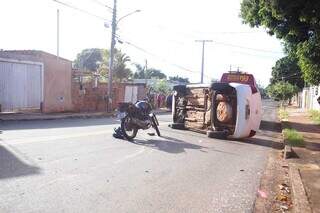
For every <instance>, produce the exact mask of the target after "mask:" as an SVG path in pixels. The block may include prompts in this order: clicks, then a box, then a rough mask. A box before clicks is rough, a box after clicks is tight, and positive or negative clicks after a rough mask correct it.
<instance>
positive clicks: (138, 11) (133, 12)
mask: <svg viewBox="0 0 320 213" xmlns="http://www.w3.org/2000/svg"><path fill="white" fill-rule="evenodd" d="M140 12H141V10H135V11H132V12H131V13H128V14H127V15H124V16H122V17H121V18H119V19H118V21H117V25H118V24H119V22H120V21H121V20H122V19H124V18H126V17H128V16H130V15H132V14H135V13H140Z"/></svg>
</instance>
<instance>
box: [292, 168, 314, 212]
mask: <svg viewBox="0 0 320 213" xmlns="http://www.w3.org/2000/svg"><path fill="white" fill-rule="evenodd" d="M289 177H290V182H291V189H292V200H293V211H294V212H297V213H300V212H303V213H311V212H312V210H311V207H310V204H309V202H308V197H307V194H306V191H305V189H304V186H303V183H302V180H301V176H300V171H299V169H298V168H297V167H296V166H295V164H292V163H289Z"/></svg>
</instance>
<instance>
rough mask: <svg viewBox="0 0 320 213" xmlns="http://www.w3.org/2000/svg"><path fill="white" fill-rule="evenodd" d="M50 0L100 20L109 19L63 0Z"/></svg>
mask: <svg viewBox="0 0 320 213" xmlns="http://www.w3.org/2000/svg"><path fill="white" fill-rule="evenodd" d="M52 1H54V2H56V3H58V4H61V5H63V6H65V7H69V8H71V9H73V10H77V11H79V12H82V13H84V14H87V15H89V16H92V17H95V18H98V19H100V20H103V21H109V20H107V19H106V18H104V17H102V16H98V15H95V14H93V13H91V12H89V11H87V10H84V9H81V8H78V7H75V6H73V5H71V4H69V3H65V2H62V1H59V0H52Z"/></svg>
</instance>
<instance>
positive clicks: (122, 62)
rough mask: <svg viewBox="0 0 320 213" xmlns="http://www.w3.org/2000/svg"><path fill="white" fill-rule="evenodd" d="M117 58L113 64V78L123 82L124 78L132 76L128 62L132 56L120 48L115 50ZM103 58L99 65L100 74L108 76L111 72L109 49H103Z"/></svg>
mask: <svg viewBox="0 0 320 213" xmlns="http://www.w3.org/2000/svg"><path fill="white" fill-rule="evenodd" d="M114 57H115V60H114V66H113V78H114V79H115V80H118V81H119V82H122V81H123V80H124V79H128V78H130V77H131V76H132V71H131V70H130V69H129V68H127V62H130V57H129V56H128V55H126V54H125V53H122V52H121V51H120V50H116V51H115V56H114ZM102 58H103V60H102V63H101V64H100V67H99V74H100V75H101V76H103V77H107V75H108V72H109V58H110V57H109V51H108V50H104V51H103V57H102Z"/></svg>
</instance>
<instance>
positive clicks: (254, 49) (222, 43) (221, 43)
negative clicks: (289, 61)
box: [214, 41, 282, 54]
mask: <svg viewBox="0 0 320 213" xmlns="http://www.w3.org/2000/svg"><path fill="white" fill-rule="evenodd" d="M214 43H215V44H220V45H224V46H230V47H236V48H241V49H247V50H252V51H257V52H268V53H276V54H282V52H276V51H272V50H264V49H256V48H251V47H245V46H239V45H236V44H229V43H224V42H218V41H215V42H214Z"/></svg>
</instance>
